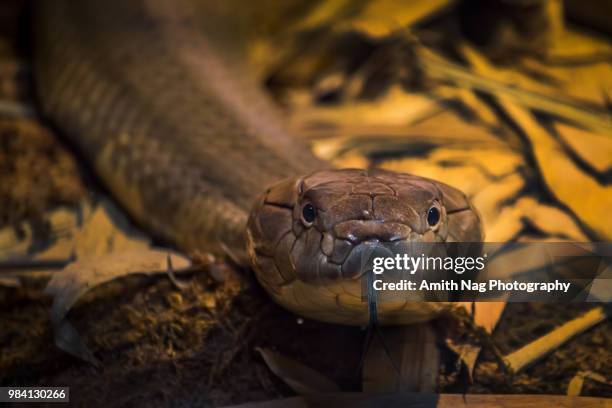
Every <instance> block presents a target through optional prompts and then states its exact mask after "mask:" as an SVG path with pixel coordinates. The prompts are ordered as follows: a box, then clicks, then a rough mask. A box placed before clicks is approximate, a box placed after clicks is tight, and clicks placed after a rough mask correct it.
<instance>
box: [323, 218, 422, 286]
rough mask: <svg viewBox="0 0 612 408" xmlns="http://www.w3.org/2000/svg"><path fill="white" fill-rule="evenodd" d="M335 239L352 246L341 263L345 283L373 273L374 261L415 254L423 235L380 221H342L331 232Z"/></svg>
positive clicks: (400, 225) (404, 226)
mask: <svg viewBox="0 0 612 408" xmlns="http://www.w3.org/2000/svg"><path fill="white" fill-rule="evenodd" d="M334 235H335V236H336V238H337V239H341V240H344V241H348V242H350V243H351V245H352V248H351V251H350V252H349V253H348V255H347V256H346V258H345V259H344V262H342V277H343V278H344V279H359V278H360V277H362V276H363V275H364V274H365V273H366V272H368V271H372V270H373V265H374V260H375V259H376V258H389V257H395V256H396V255H397V254H405V253H411V252H414V251H415V250H417V249H416V248H415V245H417V244H418V243H420V242H421V241H422V240H423V235H421V234H418V233H417V232H414V231H413V230H412V228H410V226H408V225H406V224H401V223H395V222H389V223H385V222H381V221H361V220H355V221H345V222H343V223H340V224H338V225H337V226H336V227H335V228H334Z"/></svg>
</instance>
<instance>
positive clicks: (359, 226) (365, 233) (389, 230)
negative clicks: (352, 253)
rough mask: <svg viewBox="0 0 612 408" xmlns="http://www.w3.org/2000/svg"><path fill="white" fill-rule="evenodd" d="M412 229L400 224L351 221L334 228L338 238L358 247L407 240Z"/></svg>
mask: <svg viewBox="0 0 612 408" xmlns="http://www.w3.org/2000/svg"><path fill="white" fill-rule="evenodd" d="M411 231H412V229H411V228H410V227H409V226H407V225H405V224H400V223H394V222H387V223H386V222H380V221H363V220H351V221H344V222H342V223H339V224H337V225H336V226H335V227H334V235H335V236H336V238H340V239H344V240H347V241H349V242H351V243H352V244H354V245H356V244H359V243H360V242H364V241H368V240H370V241H380V242H394V241H399V240H403V239H407V238H408V236H409V235H410V232H411Z"/></svg>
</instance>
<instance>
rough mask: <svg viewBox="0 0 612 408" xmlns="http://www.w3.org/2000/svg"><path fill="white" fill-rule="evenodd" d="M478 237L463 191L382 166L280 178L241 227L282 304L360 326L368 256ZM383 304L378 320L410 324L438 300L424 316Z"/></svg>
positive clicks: (263, 278)
mask: <svg viewBox="0 0 612 408" xmlns="http://www.w3.org/2000/svg"><path fill="white" fill-rule="evenodd" d="M482 238H483V237H482V228H481V224H480V218H479V216H478V213H477V212H476V211H475V210H474V208H473V206H472V205H471V204H470V202H469V200H468V199H467V198H466V196H465V194H463V193H462V192H460V191H459V190H457V189H455V188H452V187H450V186H448V185H446V184H443V183H440V182H437V181H434V180H430V179H426V178H422V177H418V176H413V175H408V174H401V173H396V172H391V171H386V170H379V169H376V170H369V171H366V170H358V169H342V170H324V171H319V172H315V173H312V174H310V175H307V176H304V177H295V178H290V179H286V180H283V181H281V182H279V183H277V184H275V185H273V186H271V187H270V188H268V189H267V190H266V191H265V193H264V194H263V195H262V196H261V197H260V198H259V199H258V201H257V202H256V204H255V205H254V207H253V210H252V211H251V214H250V217H249V222H248V227H247V242H248V251H249V256H250V258H251V262H252V265H253V268H254V270H255V273H256V276H257V278H258V280H259V281H260V283H261V284H262V286H263V287H264V288H265V289H266V290H267V291H268V292H269V293H270V295H271V296H272V297H273V298H274V299H275V300H276V301H277V302H278V303H280V304H281V305H283V306H285V307H286V308H288V309H290V310H292V311H294V312H295V313H297V314H300V315H303V316H306V317H310V318H314V319H317V320H323V321H328V322H334V323H343V324H358V325H361V324H365V323H367V322H368V311H367V303H366V302H364V301H363V296H362V283H361V277H362V276H363V274H364V272H365V269H364V262H363V259H364V256H365V254H370V255H371V254H372V252H378V253H380V254H381V255H384V254H393V253H402V252H403V253H406V252H409V251H410V248H411V245H414V244H416V243H435V242H440V243H442V242H465V241H470V242H474V241H482ZM404 303H405V302H404ZM386 307H387V309H390V310H389V311H388V312H387V313H385V311H384V310H382V311H380V312H379V313H381V315H380V318H381V319H382V322H383V323H384V322H388V323H406V322H413V321H419V320H421V321H422V320H427V319H428V318H431V317H433V315H434V314H435V313H434V312H432V311H431V310H429V309H431V308H434V307H436V306H431V307H429V308H428V307H422V308H421V309H423V310H421V312H420V313H415V312H414V311H409V310H405V311H403V312H402V311H397V310H395V309H398V307H399V306H398V305H390V304H389V305H387V306H386ZM438 308H439V307H438ZM394 310H395V311H394ZM398 310H399V309H398Z"/></svg>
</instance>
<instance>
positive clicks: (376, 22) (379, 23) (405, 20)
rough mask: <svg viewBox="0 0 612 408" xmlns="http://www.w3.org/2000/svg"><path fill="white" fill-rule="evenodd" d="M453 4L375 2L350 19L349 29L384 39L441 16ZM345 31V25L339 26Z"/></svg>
mask: <svg viewBox="0 0 612 408" xmlns="http://www.w3.org/2000/svg"><path fill="white" fill-rule="evenodd" d="M452 3H453V1H452V0H412V1H409V2H398V1H395V0H374V1H370V2H368V3H367V5H366V7H364V8H363V10H361V11H360V13H359V14H358V15H357V16H355V17H353V18H350V19H348V21H346V22H345V24H346V25H347V26H348V27H347V29H348V28H352V29H354V30H358V31H362V32H364V33H366V34H368V35H369V36H371V37H382V36H386V35H388V34H390V33H391V32H393V31H397V30H399V29H406V28H408V27H410V26H411V25H413V24H415V23H417V22H418V21H420V20H422V19H425V18H431V17H432V16H433V15H436V14H439V13H440V12H441V11H442V10H444V9H446V8H447V7H448V6H450V5H451V4H452ZM339 29H343V24H342V25H340V26H339Z"/></svg>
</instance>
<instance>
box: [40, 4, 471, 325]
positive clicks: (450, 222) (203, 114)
mask: <svg viewBox="0 0 612 408" xmlns="http://www.w3.org/2000/svg"><path fill="white" fill-rule="evenodd" d="M280 3H284V2H280ZM245 7H246V5H245V3H244V2H241V6H240V8H237V9H233V8H232V7H229V8H228V6H227V5H226V4H225V2H213V1H201V2H198V1H193V0H179V1H177V2H168V1H165V0H132V1H110V2H103V1H97V0H82V1H77V2H73V1H69V0H53V1H41V2H39V3H37V7H36V8H35V9H34V12H35V22H34V24H33V27H34V29H35V32H34V33H33V35H32V38H33V40H34V44H33V50H34V53H33V54H34V55H33V68H34V69H33V73H34V77H35V81H36V88H37V93H38V99H39V101H40V107H41V110H42V112H43V113H44V114H45V115H46V116H47V117H48V118H49V119H50V120H51V121H52V122H54V124H55V125H56V126H57V128H59V129H60V130H61V132H62V134H63V136H65V137H66V138H68V139H69V140H70V141H71V143H72V144H73V145H74V146H75V147H76V148H77V149H78V150H79V151H80V152H81V153H82V156H83V157H84V158H85V160H86V161H87V162H88V164H89V165H90V166H91V168H92V169H93V170H94V171H95V173H96V174H97V176H98V177H99V179H100V180H101V181H102V183H103V184H104V185H105V186H106V188H107V189H108V190H109V191H110V192H111V193H112V195H113V196H114V198H115V199H117V200H118V201H119V202H120V204H122V206H123V208H125V209H126V210H127V211H128V212H129V214H130V215H131V216H132V218H133V219H135V220H137V221H138V222H139V223H140V224H141V225H142V226H144V227H145V228H147V229H148V230H149V231H151V232H153V233H154V234H156V235H157V236H160V237H162V238H163V239H165V240H166V241H170V242H172V243H173V244H174V245H176V246H177V247H179V248H180V249H182V250H183V251H185V252H188V253H197V252H214V253H222V252H223V250H224V248H229V249H230V250H231V251H242V252H244V249H245V247H246V245H245V241H248V243H249V248H250V252H251V255H252V260H253V261H254V263H253V265H254V268H255V271H256V274H257V277H258V279H259V281H260V282H261V283H262V284H263V286H264V287H265V288H266V289H267V290H268V292H269V293H270V294H271V295H272V296H273V298H274V299H276V301H277V302H279V303H280V304H282V305H284V306H286V307H287V308H289V309H291V310H293V311H295V312H296V313H298V314H302V315H305V316H309V317H313V318H317V319H321V320H326V321H333V322H338V323H346V324H362V323H364V322H365V321H366V320H365V319H367V304H366V303H364V302H362V301H361V299H360V298H359V289H358V288H357V287H356V286H355V285H356V284H357V282H358V280H356V279H355V278H356V276H358V274H359V273H358V271H356V270H355V268H354V265H355V260H356V259H357V255H358V253H359V251H361V249H360V248H363V245H365V243H366V242H372V241H376V240H378V241H380V242H393V243H395V245H401V244H402V243H405V242H410V241H414V240H432V241H435V240H441V241H444V240H448V239H455V240H471V239H475V240H478V239H479V238H480V235H481V232H480V224H479V222H478V216H477V215H476V213H475V212H474V211H473V210H472V209H471V206H470V205H469V203H468V202H467V200H466V198H465V196H464V195H463V194H461V193H460V192H458V191H457V190H455V189H452V188H450V187H448V186H446V185H444V184H441V183H437V182H434V181H431V180H425V179H421V178H418V177H415V176H407V175H400V174H396V173H391V172H383V171H372V172H364V171H358V170H329V169H330V168H331V165H330V164H329V163H326V162H324V161H322V160H320V159H318V158H316V157H315V156H314V155H313V154H312V153H311V152H310V150H309V149H308V148H307V146H306V145H304V144H303V143H301V142H300V141H299V140H297V139H295V138H293V137H291V135H290V134H289V133H288V132H286V131H285V129H284V127H283V125H282V121H281V120H280V119H279V115H278V114H277V113H276V109H275V108H274V106H273V104H272V103H270V102H269V101H268V100H267V97H266V95H265V93H264V92H262V91H261V89H259V85H258V82H256V81H253V80H251V76H249V75H248V72H247V71H248V62H247V60H246V59H241V57H240V55H241V54H242V53H241V52H240V51H239V50H240V49H244V48H246V47H244V44H241V41H242V40H243V39H245V38H246V37H248V36H246V37H245V36H242V37H241V36H240V35H239V34H238V33H240V32H243V31H244V27H246V26H248V24H246V25H245V22H248V21H250V20H249V19H248V18H246V19H245V18H242V19H241V18H240V16H239V15H238V14H240V15H242V13H246V12H245V11H244V9H245ZM254 8H256V9H259V8H261V7H260V6H259V5H255V6H254ZM260 14H262V12H261V10H260ZM263 14H265V15H268V14H270V13H268V10H263ZM245 15H246V14H245ZM242 17H244V16H242ZM226 33H231V35H225V34H226ZM313 172H314V173H313ZM307 174H310V175H309V176H304V175H307ZM281 180H285V181H281ZM278 182H280V184H275V185H274V187H272V188H270V189H269V190H267V192H266V193H265V194H264V196H263V198H261V199H259V200H257V197H258V195H260V194H261V193H262V190H264V189H265V188H266V186H270V185H273V184H274V183H278ZM254 202H256V204H255V206H254V209H253V210H252V212H251V215H250V223H249V226H250V227H249V228H248V234H247V236H248V239H246V240H245V230H246V229H247V220H248V219H249V209H250V208H251V207H253V203H254ZM432 208H433V210H432ZM430 210H431V211H430ZM432 220H433V221H432ZM432 223H433V224H432ZM362 244H363V245H362ZM351 285H353V286H351ZM349 286H351V287H349ZM346 304H349V306H346V307H345V305H346ZM432 307H433V306H432ZM428 308H431V307H430V306H427V305H426V304H423V305H421V306H420V307H416V308H415V310H417V311H418V310H420V311H419V313H417V314H413V315H411V314H410V312H406V310H405V309H398V311H397V313H395V314H387V313H386V311H385V310H381V311H380V312H381V317H382V320H381V321H383V322H385V321H388V322H390V323H393V322H396V321H397V322H399V321H408V320H413V321H415V320H423V319H426V318H428V317H432V316H433V314H432V313H431V311H429V312H428ZM436 310H438V309H436ZM385 316H389V318H388V319H387V318H386V317H385ZM397 316H400V317H401V318H399V320H398V319H397ZM385 319H386V320H385Z"/></svg>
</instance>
